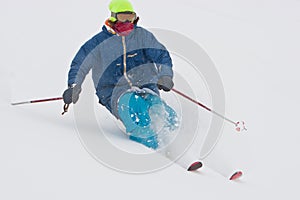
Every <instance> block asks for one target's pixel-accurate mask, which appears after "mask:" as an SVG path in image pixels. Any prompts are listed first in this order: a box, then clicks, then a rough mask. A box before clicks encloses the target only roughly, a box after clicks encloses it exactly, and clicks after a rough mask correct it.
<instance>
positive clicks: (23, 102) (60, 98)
mask: <svg viewBox="0 0 300 200" xmlns="http://www.w3.org/2000/svg"><path fill="white" fill-rule="evenodd" d="M62 99H63V98H62V97H55V98H48V99H38V100H31V101H22V102H16V103H11V105H13V106H16V105H22V104H31V103H41V102H47V101H59V100H62Z"/></svg>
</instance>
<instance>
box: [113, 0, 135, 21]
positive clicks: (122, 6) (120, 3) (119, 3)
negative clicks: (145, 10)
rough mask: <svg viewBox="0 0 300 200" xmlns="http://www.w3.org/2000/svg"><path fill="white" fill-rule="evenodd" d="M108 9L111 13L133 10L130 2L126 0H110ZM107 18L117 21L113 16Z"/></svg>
mask: <svg viewBox="0 0 300 200" xmlns="http://www.w3.org/2000/svg"><path fill="white" fill-rule="evenodd" d="M109 10H110V11H111V12H112V13H119V12H134V9H133V6H132V4H131V3H130V2H129V1H128V0H112V1H111V2H110V4H109ZM109 19H110V20H111V21H113V22H115V21H117V19H116V18H115V17H110V18H109Z"/></svg>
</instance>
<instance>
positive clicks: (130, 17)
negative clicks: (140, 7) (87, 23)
mask: <svg viewBox="0 0 300 200" xmlns="http://www.w3.org/2000/svg"><path fill="white" fill-rule="evenodd" d="M111 16H112V17H114V18H116V19H117V20H118V21H120V22H133V21H134V20H136V13H135V12H119V13H111Z"/></svg>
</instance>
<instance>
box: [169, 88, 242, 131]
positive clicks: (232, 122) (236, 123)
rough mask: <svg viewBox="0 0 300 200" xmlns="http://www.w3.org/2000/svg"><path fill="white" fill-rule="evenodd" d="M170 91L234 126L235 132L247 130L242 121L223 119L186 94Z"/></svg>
mask: <svg viewBox="0 0 300 200" xmlns="http://www.w3.org/2000/svg"><path fill="white" fill-rule="evenodd" d="M172 91H173V92H175V93H177V94H179V95H180V96H182V97H184V98H186V99H188V100H189V101H191V102H193V103H195V104H197V105H198V106H201V107H202V108H204V109H205V110H207V111H209V112H211V113H213V114H215V115H217V116H219V117H220V118H222V119H224V120H226V121H227V122H229V123H231V124H233V125H235V127H236V130H237V131H244V130H245V131H246V130H247V129H246V127H245V122H244V121H239V122H234V121H232V120H231V119H229V118H227V117H225V116H223V115H221V114H219V113H217V112H216V111H214V110H212V109H211V108H209V107H207V106H205V105H204V104H202V103H200V102H199V101H196V100H195V99H193V98H191V97H189V96H188V95H186V94H184V93H182V92H180V91H178V90H177V89H175V88H173V89H172Z"/></svg>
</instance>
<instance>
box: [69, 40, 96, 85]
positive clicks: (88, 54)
mask: <svg viewBox="0 0 300 200" xmlns="http://www.w3.org/2000/svg"><path fill="white" fill-rule="evenodd" d="M95 47H96V42H95V41H94V39H93V38H92V39H90V40H89V41H87V42H86V43H85V44H84V45H83V46H82V47H81V48H80V49H79V51H78V52H77V54H76V56H75V57H74V59H73V61H72V63H71V68H70V70H69V74H68V86H71V85H72V84H79V85H81V84H82V83H83V81H84V79H85V77H86V75H87V74H88V73H89V71H90V69H91V68H92V67H93V66H94V65H95V64H96V59H95V56H94V52H93V50H94V49H95Z"/></svg>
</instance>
